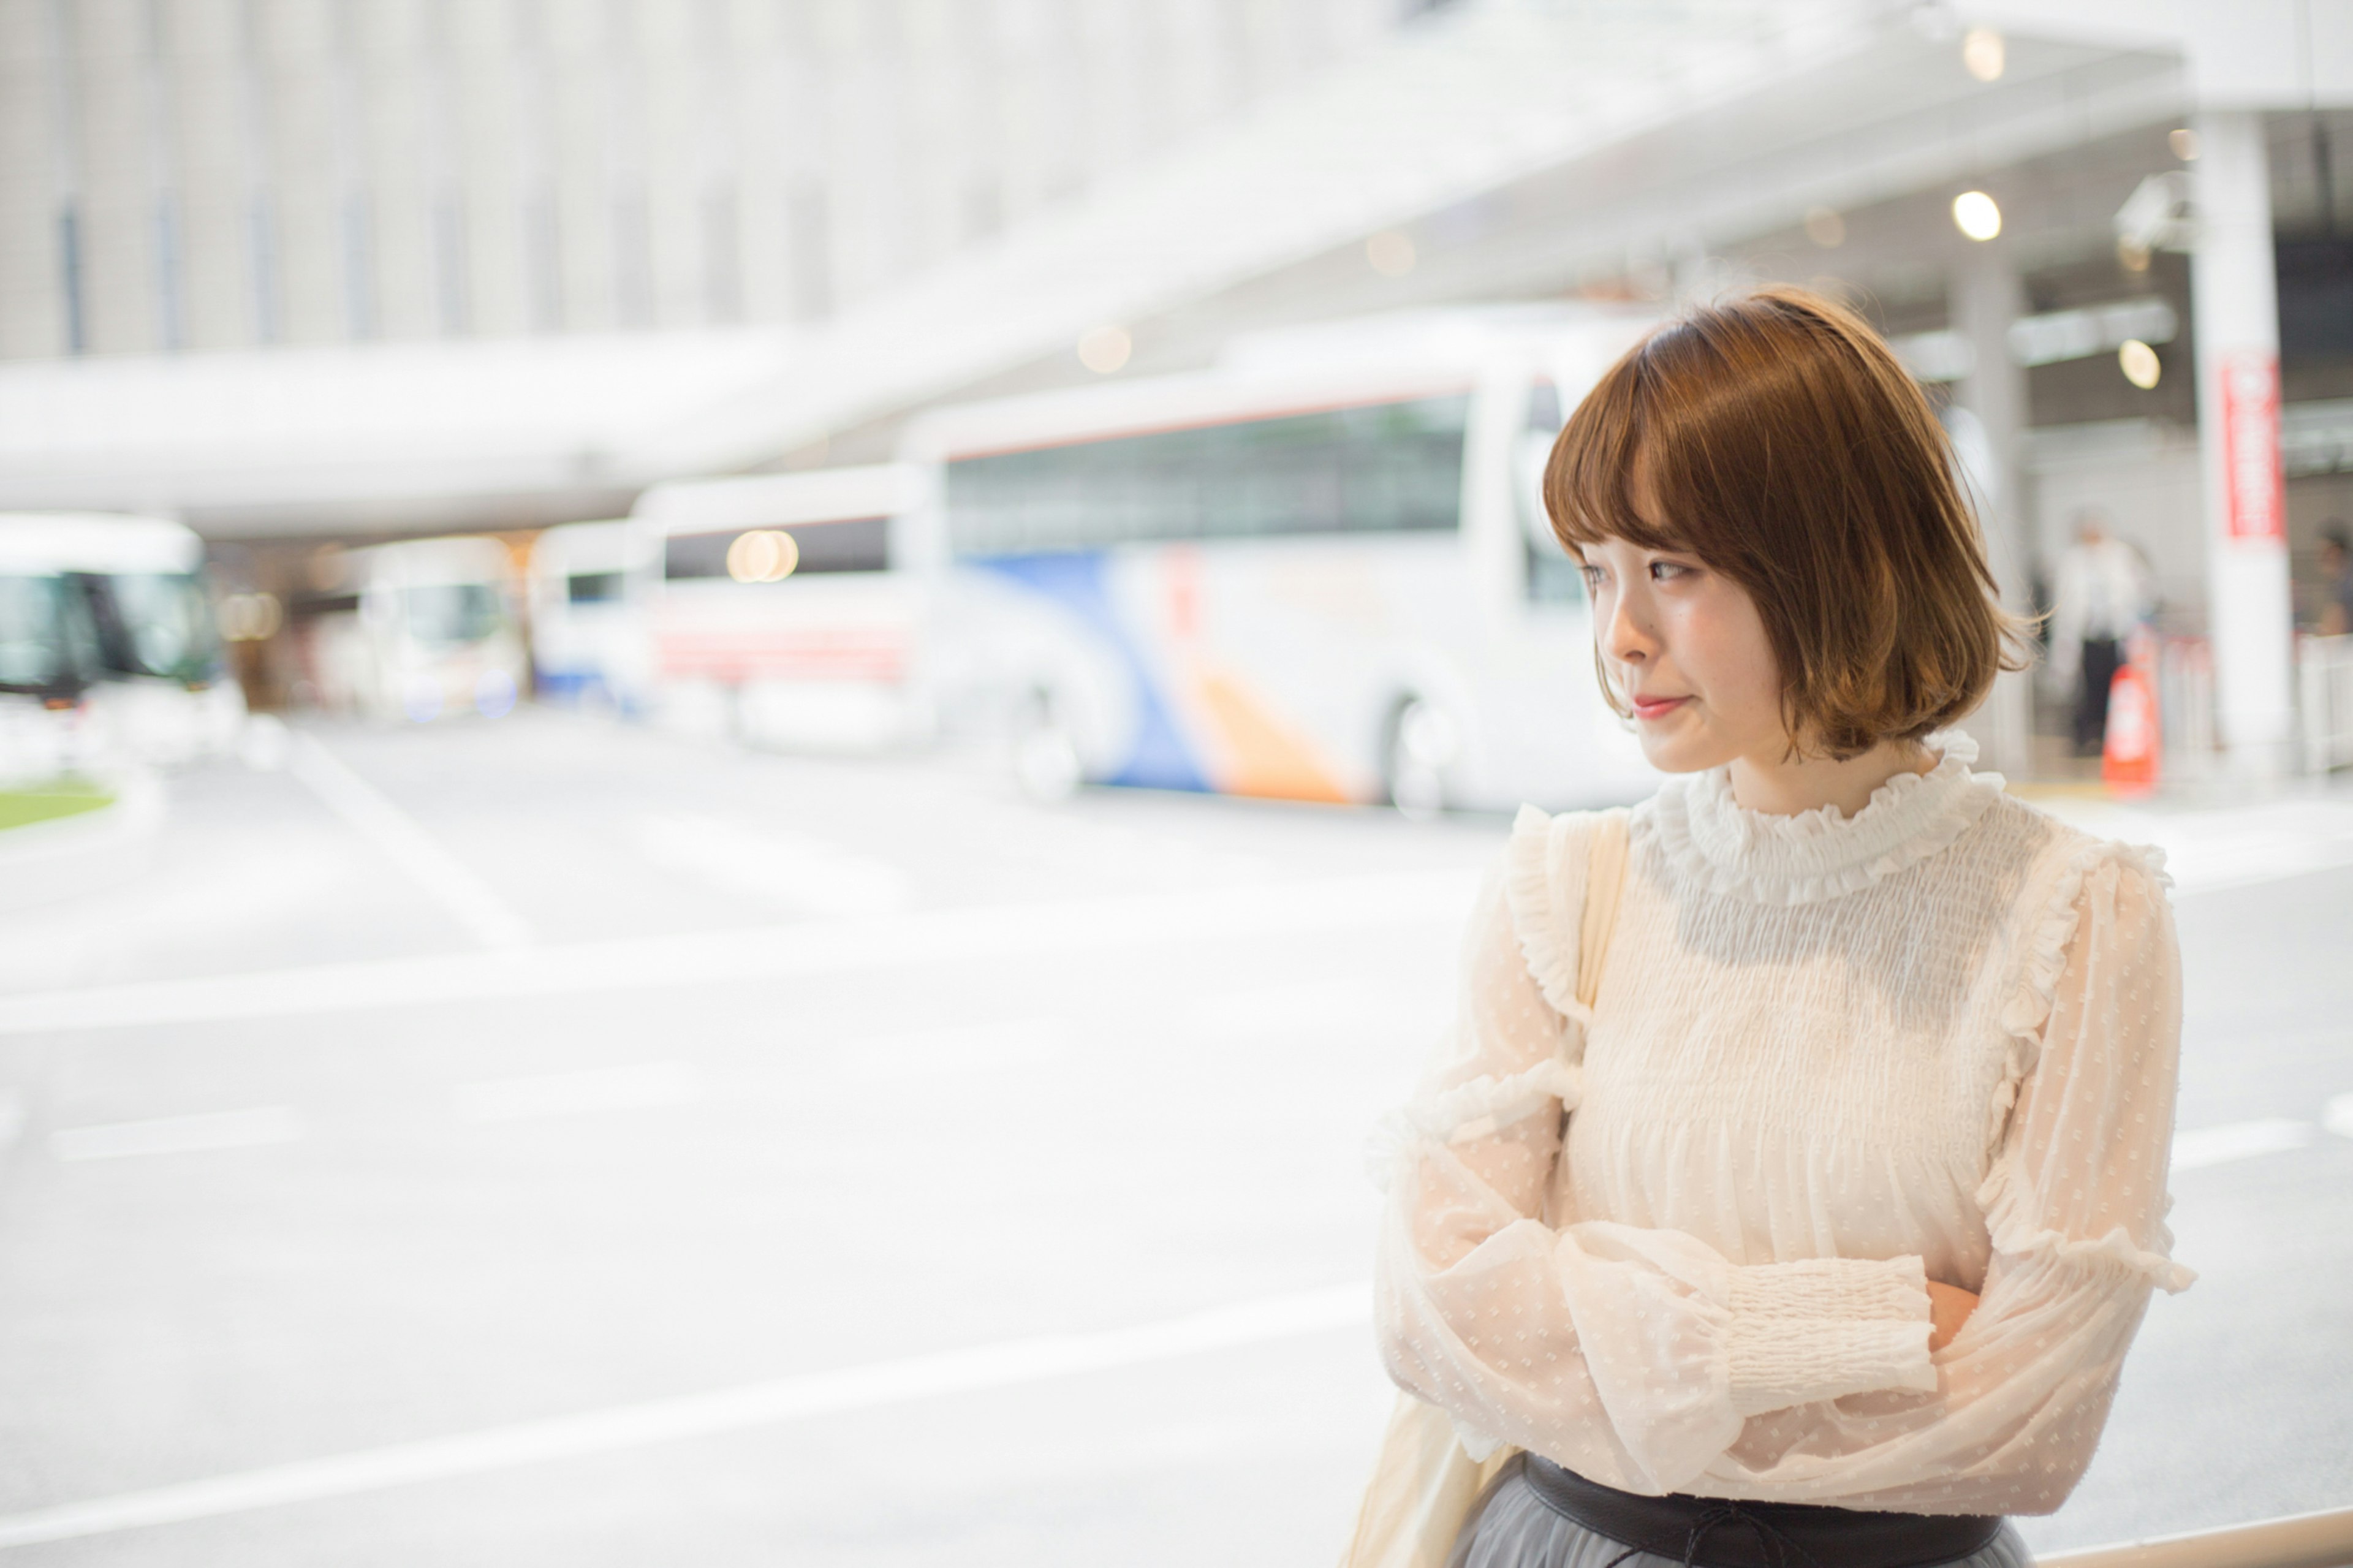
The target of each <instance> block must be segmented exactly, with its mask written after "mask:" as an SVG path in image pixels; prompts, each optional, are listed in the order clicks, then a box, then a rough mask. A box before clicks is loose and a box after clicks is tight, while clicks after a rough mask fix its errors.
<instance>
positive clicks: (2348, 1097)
mask: <svg viewBox="0 0 2353 1568" xmlns="http://www.w3.org/2000/svg"><path fill="white" fill-rule="evenodd" d="M2320 1124H2321V1125H2322V1126H2323V1127H2326V1128H2327V1129H2328V1130H2329V1131H2331V1132H2334V1133H2336V1134H2337V1136H2338V1137H2339V1138H2353V1094H2340V1095H2337V1097H2336V1098H2335V1099H2333V1100H2330V1101H2329V1102H2328V1109H2327V1110H2324V1111H2322V1112H2321V1113H2320Z"/></svg>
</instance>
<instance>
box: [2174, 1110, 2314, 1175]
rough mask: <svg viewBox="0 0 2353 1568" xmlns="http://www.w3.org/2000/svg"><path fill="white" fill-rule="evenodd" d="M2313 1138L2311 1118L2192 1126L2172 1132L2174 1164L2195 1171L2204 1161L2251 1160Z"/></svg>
mask: <svg viewBox="0 0 2353 1568" xmlns="http://www.w3.org/2000/svg"><path fill="white" fill-rule="evenodd" d="M2312 1139H2313V1126H2312V1123H2311V1122H2309V1121H2292V1120H2290V1119H2289V1118H2287V1117H2284V1116H2268V1117H2265V1118H2263V1120H2261V1121H2227V1122H2224V1123H2223V1124H2222V1125H2221V1126H2220V1127H2199V1128H2193V1129H2192V1130H2190V1131H2187V1132H2176V1133H2175V1134H2174V1135H2173V1168H2174V1169H2175V1170H2177V1171H2194V1170H2196V1169H2198V1168H2199V1167H2200V1166H2201V1165H2222V1164H2228V1163H2230V1162H2232V1161H2233V1160H2251V1159H2253V1158H2254V1157H2255V1156H2256V1155H2258V1154H2279V1153H2284V1152H2287V1151H2288V1150H2290V1149H2301V1148H2303V1147H2304V1146H2305V1145H2306V1144H2307V1143H2309V1142H2312Z"/></svg>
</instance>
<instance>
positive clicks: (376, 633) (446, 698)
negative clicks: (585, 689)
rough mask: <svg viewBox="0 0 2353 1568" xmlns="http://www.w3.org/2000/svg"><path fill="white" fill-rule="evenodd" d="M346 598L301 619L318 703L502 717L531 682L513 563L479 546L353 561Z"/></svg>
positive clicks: (383, 552)
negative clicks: (318, 697)
mask: <svg viewBox="0 0 2353 1568" xmlns="http://www.w3.org/2000/svg"><path fill="white" fill-rule="evenodd" d="M340 570H341V573H342V587H343V593H342V594H341V595H335V596H333V597H331V598H330V599H328V600H327V601H326V602H325V603H324V605H322V606H320V609H321V611H322V613H315V614H312V615H311V616H307V617H306V626H307V629H308V638H307V646H308V651H309V655H310V662H311V670H312V677H311V678H312V679H313V681H314V682H315V684H316V687H317V689H318V692H319V696H320V700H322V702H323V703H324V704H325V705H326V706H327V707H329V708H331V709H336V710H343V711H347V712H356V713H360V714H362V715H364V716H366V717H368V718H371V719H375V720H378V721H385V722H390V721H396V720H400V719H406V720H408V721H411V722H413V723H419V724H422V723H429V722H431V721H434V720H437V719H443V718H448V717H453V716H457V715H462V714H480V715H482V716H483V717H486V718H492V719H496V718H501V717H502V716H504V715H505V714H506V713H507V712H509V711H510V710H512V708H513V707H514V705H515V700H516V698H517V697H518V695H519V694H520V693H521V692H522V686H523V682H524V680H525V679H527V677H528V676H529V673H530V668H529V665H528V662H527V660H526V658H525V655H524V650H523V639H522V627H521V625H520V624H519V620H520V618H519V616H517V614H516V605H515V598H516V583H515V570H514V556H513V554H512V552H511V551H509V550H508V548H507V546H506V544H505V543H504V542H501V541H500V540H497V539H491V538H488V537H482V536H461V537H457V538H449V539H413V540H406V541H404V542H400V543H397V544H375V545H370V546H368V547H367V548H366V549H364V550H354V551H351V552H348V553H347V554H345V555H344V556H343V558H342V563H341V568H340Z"/></svg>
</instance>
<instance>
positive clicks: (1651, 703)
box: [1634, 697, 1691, 719]
mask: <svg viewBox="0 0 2353 1568" xmlns="http://www.w3.org/2000/svg"><path fill="white" fill-rule="evenodd" d="M1690 700H1691V699H1690V698H1688V697H1637V698H1636V699H1634V717H1635V718H1637V719H1663V718H1665V717H1666V716H1667V715H1668V714H1670V713H1672V712H1673V711H1674V710H1676V709H1678V708H1680V707H1682V706H1683V704H1684V703H1686V702H1688V701H1690Z"/></svg>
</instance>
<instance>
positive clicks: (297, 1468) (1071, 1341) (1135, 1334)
mask: <svg viewBox="0 0 2353 1568" xmlns="http://www.w3.org/2000/svg"><path fill="white" fill-rule="evenodd" d="M1371 1315H1372V1288H1371V1287H1370V1286H1369V1285H1367V1284H1365V1283H1362V1282H1359V1283H1356V1284H1352V1285H1343V1286H1336V1287H1334V1288H1332V1289H1324V1290H1309V1291H1304V1292H1302V1293H1300V1294H1298V1295H1292V1296H1277V1297H1271V1298H1268V1299H1265V1300H1257V1301H1245V1302H1241V1303H1239V1304H1237V1305H1234V1306H1231V1307H1220V1308H1216V1309H1213V1310H1208V1311H1206V1312H1196V1313H1193V1314H1191V1315H1189V1316H1187V1317H1182V1318H1172V1319H1167V1320H1165V1321H1160V1322H1156V1323H1142V1324H1138V1325H1136V1326H1135V1327H1133V1328H1125V1329H1110V1330H1103V1331H1097V1332H1094V1333H1077V1334H1039V1335H1037V1336H1034V1337H1032V1338H1029V1339H1020V1340H1008V1341H1003V1342H998V1343H996V1344H987V1345H974V1346H971V1347H969V1348H967V1349H964V1350H954V1351H942V1352H935V1353H934V1354H930V1355H920V1356H910V1357H908V1358H907V1359H905V1360H903V1361H893V1362H881V1363H873V1364H871V1365H867V1366H857V1367H845V1368H842V1369H840V1370H839V1371H835V1372H818V1373H801V1374H799V1375H797V1376H792V1377H779V1378H772V1379H769V1380H767V1381H765V1382H761V1383H752V1384H742V1385H739V1386H737V1387H734V1388H723V1389H716V1390H713V1391H712V1392H711V1393H708V1394H684V1395H681V1396H679V1397H677V1398H671V1399H656V1400H649V1401H646V1402H645V1403H642V1404H638V1405H618V1406H615V1407H613V1408H610V1409H606V1410H592V1411H586V1412H583V1413H581V1414H579V1415H558V1416H553V1417H550V1418H548V1419H545V1420H540V1421H524V1422H518V1423H516V1424H514V1425H512V1426H494V1427H491V1428H489V1429H487V1430H485V1431H480V1432H468V1433H461V1434H459V1435H457V1436H448V1437H428V1438H425V1439H422V1440H420V1441H417V1442H411V1443H396V1444H392V1445H390V1446H387V1447H380V1448H364V1449H361V1450H359V1451H357V1452H355V1453H349V1454H337V1455H332V1456H331V1457H329V1458H320V1459H298V1460H295V1461H293V1462H292V1463H290V1464H282V1465H270V1466H268V1467H265V1468H261V1469H255V1470H241V1471H237V1472H233V1473H231V1474H228V1475H222V1476H212V1477H208V1478H206V1479H203V1480H195V1481H186V1482H183V1483H181V1484H179V1485H177V1486H166V1487H157V1488H154V1489H151V1490H146V1491H135V1492H119V1493H116V1494H115V1495H113V1496H111V1497H99V1498H90V1499H87V1500H83V1501H80V1502H71V1503H64V1504H60V1505H58V1506H57V1507H54V1508H44V1509H36V1510H32V1511H30V1512H26V1513H19V1514H10V1515H5V1516H0V1548H5V1547H10V1546H30V1545H34V1544H36V1543H37V1542H50V1541H72V1540H79V1539H84V1538H87V1537H90V1536H94V1535H107V1534H111V1533H113V1532H114V1531H123V1530H135V1529H141V1528H146V1527H152V1526H154V1525H159V1524H174V1523H178V1522H181V1521H186V1520H194V1519H213V1518H218V1517H220V1516H221V1515H224V1514H236V1513H245V1512H248V1511H250V1510H255V1509H263V1508H278V1507H282V1506H284V1505H286V1504H289V1503H298V1502H315V1501H318V1500H321V1499H324V1498H338V1497H349V1496H352V1495H353V1494H355V1493H363V1492H374V1491H383V1490H385V1489H390V1488H394V1487H403V1486H415V1485H417V1484H419V1483H421V1482H426V1481H436V1480H443V1479H448V1478H450V1477H453V1476H470V1475H480V1474H483V1473H484V1472H487V1471H494V1470H506V1469H513V1468H517V1467H520V1466H524V1465H535V1464H543V1463H546V1462H548V1461H550V1460H554V1459H567V1458H578V1457H580V1456H583V1455H587V1454H607V1453H612V1452H615V1451H617V1450H624V1449H630V1448H642V1447H649V1446H651V1445H653V1444H657V1443H668V1442H675V1441H677V1440H679V1439H681V1438H686V1437H702V1436H711V1435H712V1434H714V1433H721V1432H739V1431H743V1430H745V1429H747V1428H751V1427H757V1426H776V1425H778V1424H780V1423H783V1422H788V1421H798V1420H805V1419H807V1418H808V1417H810V1416H815V1415H835V1414H838V1413H839V1412H842V1411H846V1410H871V1409H873V1408H874V1407H876V1406H878V1405H900V1404H906V1403H910V1402H913V1401H916V1400H923V1399H935V1398H938V1397H941V1396H942V1395H945V1394H969V1393H973V1392H976V1391H977V1390H982V1389H992V1388H1009V1387H1014V1386H1018V1385H1019V1384H1029V1383H1039V1382H1043V1381H1045V1380H1047V1379H1050V1378H1060V1377H1070V1376H1073V1375H1076V1374H1078V1373H1090V1372H1103V1371H1108V1370H1111V1369H1113V1368H1117V1367H1124V1366H1134V1365H1138V1364H1141V1363H1149V1362H1159V1361H1169V1360H1173V1359H1176V1358H1177V1357H1181V1356H1190V1355H1201V1354H1206V1353H1208V1352H1214V1351H1222V1350H1231V1349H1235V1348H1238V1347H1240V1346H1244V1345H1255V1344H1262V1343H1265V1342H1268V1341H1271V1340H1283V1339H1291V1338H1295V1337H1298V1336H1301V1335H1305V1334H1317V1333H1326V1332H1331V1331H1338V1330H1344V1329H1356V1328H1361V1327H1362V1326H1363V1325H1364V1324H1365V1323H1366V1321H1368V1320H1369V1319H1370V1317H1371Z"/></svg>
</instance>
